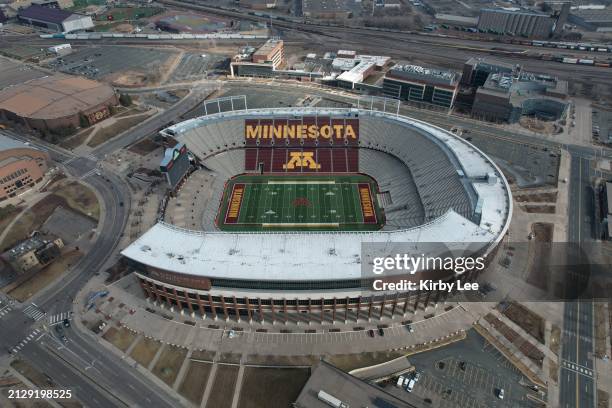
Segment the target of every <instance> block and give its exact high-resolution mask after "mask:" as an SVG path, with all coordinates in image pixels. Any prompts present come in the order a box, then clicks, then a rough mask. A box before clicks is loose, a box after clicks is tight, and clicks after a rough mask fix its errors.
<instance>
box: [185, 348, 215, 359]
mask: <svg viewBox="0 0 612 408" xmlns="http://www.w3.org/2000/svg"><path fill="white" fill-rule="evenodd" d="M214 357H215V352H214V351H208V350H193V351H192V352H191V358H192V359H194V360H206V361H212V360H213V358H214Z"/></svg>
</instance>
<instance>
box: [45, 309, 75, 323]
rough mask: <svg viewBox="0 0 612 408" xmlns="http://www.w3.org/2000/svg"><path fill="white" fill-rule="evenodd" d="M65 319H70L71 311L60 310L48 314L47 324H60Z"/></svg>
mask: <svg viewBox="0 0 612 408" xmlns="http://www.w3.org/2000/svg"><path fill="white" fill-rule="evenodd" d="M65 319H68V320H72V312H62V313H57V314H54V315H51V316H49V326H55V325H56V324H60V323H62V322H63V321H64V320H65Z"/></svg>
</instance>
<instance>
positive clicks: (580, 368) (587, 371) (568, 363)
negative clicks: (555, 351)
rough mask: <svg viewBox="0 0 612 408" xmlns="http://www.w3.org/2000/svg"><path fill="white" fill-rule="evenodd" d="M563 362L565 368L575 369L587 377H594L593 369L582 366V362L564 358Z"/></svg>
mask: <svg viewBox="0 0 612 408" xmlns="http://www.w3.org/2000/svg"><path fill="white" fill-rule="evenodd" d="M561 364H562V365H563V368H565V369H566V370H571V371H574V372H576V373H578V374H582V375H584V376H586V377H593V370H591V369H590V368H588V367H585V366H582V365H580V364H576V363H574V362H572V361H568V360H562V361H561Z"/></svg>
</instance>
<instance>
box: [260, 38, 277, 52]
mask: <svg viewBox="0 0 612 408" xmlns="http://www.w3.org/2000/svg"><path fill="white" fill-rule="evenodd" d="M282 43H283V40H279V39H276V38H270V39H269V40H268V41H266V42H265V43H264V44H263V45H262V46H261V47H259V48H258V49H257V51H255V55H268V54H269V53H270V52H272V50H274V48H276V47H277V46H278V45H279V44H282Z"/></svg>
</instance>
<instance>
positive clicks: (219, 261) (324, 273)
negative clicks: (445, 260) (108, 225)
mask: <svg viewBox="0 0 612 408" xmlns="http://www.w3.org/2000/svg"><path fill="white" fill-rule="evenodd" d="M347 113H355V114H360V115H362V114H363V115H365V114H367V115H371V116H378V117H381V118H387V119H393V120H395V121H398V122H403V123H404V124H406V125H408V126H410V127H414V128H418V129H420V130H421V131H424V132H427V134H428V135H430V136H432V137H433V138H435V139H436V140H437V141H438V143H441V144H444V145H445V146H446V147H447V150H448V152H450V153H449V154H450V155H452V156H453V157H452V160H453V161H454V162H455V163H456V164H457V166H458V168H457V171H461V172H463V173H464V174H465V176H466V179H467V180H469V183H470V184H471V185H472V186H473V187H474V189H475V191H476V193H477V195H478V204H477V207H478V208H479V210H480V211H481V216H480V220H479V223H478V224H476V223H475V222H473V221H470V220H468V219H467V218H465V217H463V216H461V215H459V214H458V213H456V212H454V211H452V210H449V211H448V212H447V213H446V214H444V215H442V216H440V217H438V218H437V219H434V220H433V221H430V222H428V223H426V224H423V225H420V226H418V227H414V228H410V229H399V230H392V231H375V232H312V233H309V232H261V233H228V232H207V231H190V230H185V229H181V228H178V227H175V226H172V225H169V224H166V223H161V222H160V223H158V224H156V225H154V226H153V227H152V228H151V229H150V230H148V231H147V232H145V233H144V234H143V235H142V236H141V237H140V238H138V239H137V240H136V241H135V242H133V243H132V244H131V245H129V246H128V247H127V248H126V249H124V250H123V251H122V254H123V255H124V256H126V257H128V258H130V259H133V260H135V261H137V262H140V263H142V264H145V265H148V266H151V267H155V268H160V269H163V270H167V271H173V272H178V273H183V274H189V275H198V276H206V277H211V278H224V279H248V280H287V281H292V280H294V281H303V280H341V279H359V278H360V277H361V257H362V256H367V255H368V254H362V253H361V250H362V243H376V242H377V243H387V244H388V245H390V246H392V245H393V243H400V242H406V243H431V242H445V243H465V244H469V243H472V245H471V247H472V249H473V244H474V243H479V244H477V246H479V247H480V248H486V247H491V246H492V244H494V243H495V242H499V241H500V240H501V239H502V237H503V235H504V234H505V233H506V231H507V228H508V225H509V221H510V218H511V215H512V200H511V197H510V188H509V186H508V184H507V182H506V180H505V178H504V177H503V175H502V173H501V171H500V170H499V168H498V167H497V166H496V165H495V164H494V163H493V162H492V161H491V160H490V159H489V158H488V157H487V156H486V155H484V153H482V152H481V151H480V150H479V149H477V148H476V147H474V146H473V145H471V144H470V143H468V142H466V141H465V140H463V139H461V138H459V137H457V136H455V135H453V134H451V133H449V132H447V131H445V130H443V129H441V128H438V127H436V126H433V125H430V124H427V123H425V122H422V121H419V120H416V119H412V118H408V117H403V116H396V115H394V114H388V113H383V112H374V111H358V110H356V109H351V110H347V109H333V108H329V109H328V108H324V109H315V108H277V109H260V110H243V111H233V112H224V113H220V114H214V115H209V116H205V117H200V118H196V119H191V120H188V121H185V122H182V123H179V124H176V125H174V126H172V127H170V128H169V129H171V130H172V131H173V132H174V133H175V134H176V135H179V136H180V134H181V133H184V132H187V131H189V130H191V129H194V128H197V127H199V126H203V125H205V124H206V122H208V121H210V120H220V119H222V118H237V117H238V118H240V117H244V118H253V117H272V116H275V117H278V116H281V115H285V116H287V117H291V116H292V115H304V116H306V115H315V114H316V115H321V116H325V115H327V116H329V115H339V114H347ZM456 245H457V244H456ZM458 245H460V244H458ZM414 251H415V252H414V255H417V256H418V255H420V254H421V253H422V252H423V249H421V248H419V247H418V245H415V246H414ZM426 255H427V254H426ZM430 255H433V254H430Z"/></svg>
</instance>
